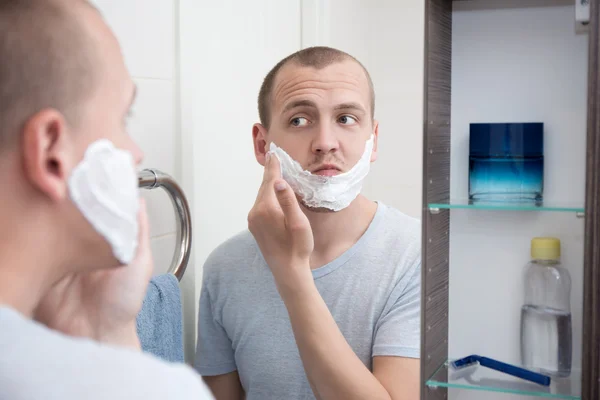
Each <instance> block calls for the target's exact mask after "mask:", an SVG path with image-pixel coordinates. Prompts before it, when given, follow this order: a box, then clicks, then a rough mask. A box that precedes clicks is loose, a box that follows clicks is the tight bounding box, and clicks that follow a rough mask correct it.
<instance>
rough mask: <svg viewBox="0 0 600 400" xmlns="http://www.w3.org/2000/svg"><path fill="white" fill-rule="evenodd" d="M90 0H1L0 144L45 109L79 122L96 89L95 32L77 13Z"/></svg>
mask: <svg viewBox="0 0 600 400" xmlns="http://www.w3.org/2000/svg"><path fill="white" fill-rule="evenodd" d="M83 4H85V5H87V6H89V7H92V8H93V6H91V5H90V4H89V3H87V1H85V0H0V149H3V148H5V147H6V146H8V145H10V144H12V143H14V142H15V141H16V140H17V139H18V132H19V131H20V130H21V129H22V128H23V125H24V124H25V122H26V121H27V120H28V119H29V118H31V116H33V115H34V114H35V113H37V112H39V111H41V110H42V109H45V108H53V109H57V110H58V111H60V112H61V113H63V114H64V115H65V118H66V119H67V120H68V122H69V123H70V124H74V125H75V124H77V117H78V110H79V108H78V107H77V106H78V105H79V104H81V102H82V101H84V100H86V99H87V98H88V96H91V92H92V91H93V89H94V88H95V83H96V80H95V72H94V71H95V65H94V64H95V61H94V57H93V54H94V51H93V43H92V39H91V36H90V35H88V34H87V31H86V29H85V26H83V24H82V23H81V22H80V20H79V19H78V18H77V15H76V14H75V13H76V11H75V10H76V9H77V7H74V6H75V5H83Z"/></svg>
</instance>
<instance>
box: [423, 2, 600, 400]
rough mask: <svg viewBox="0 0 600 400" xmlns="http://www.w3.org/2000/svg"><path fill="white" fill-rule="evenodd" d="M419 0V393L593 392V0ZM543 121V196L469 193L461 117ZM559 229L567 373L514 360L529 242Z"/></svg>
mask: <svg viewBox="0 0 600 400" xmlns="http://www.w3.org/2000/svg"><path fill="white" fill-rule="evenodd" d="M577 1H584V2H585V0H566V1H565V0H519V1H517V0H461V1H456V0H455V1H451V0H425V49H424V68H425V79H424V116H423V196H422V199H423V204H422V207H423V208H422V222H423V230H422V302H421V399H422V400H440V399H447V398H448V399H459V400H471V399H477V400H488V399H507V400H508V399H513V398H514V399H526V398H532V399H533V398H555V399H556V398H559V399H561V398H562V399H577V400H579V399H581V400H598V399H600V80H599V77H600V70H599V64H600V25H599V24H600V0H590V2H589V3H590V4H589V22H587V21H586V22H585V23H584V24H582V23H580V22H578V21H576V16H578V14H577V13H576V2H577ZM478 122H543V123H544V130H545V132H544V134H545V138H544V146H545V149H544V151H545V154H544V157H545V170H544V202H543V204H542V205H535V204H525V203H515V202H506V203H472V202H470V201H469V200H468V199H467V198H468V135H469V124H470V123H478ZM535 236H553V237H558V238H559V239H561V245H562V262H563V264H564V265H565V266H566V267H567V268H568V270H569V272H570V273H571V275H572V296H571V308H572V314H573V372H572V373H571V376H570V377H568V378H565V379H555V378H553V379H552V384H551V385H550V387H545V386H540V385H537V384H532V383H530V382H527V381H524V380H519V379H517V378H512V377H510V376H508V375H505V374H501V373H498V372H495V371H491V370H487V369H486V368H484V367H481V366H479V367H475V368H471V369H469V370H468V371H467V370H465V371H455V370H453V369H452V368H450V367H449V361H450V360H452V359H456V358H462V357H465V356H468V355H471V354H479V355H481V356H487V357H491V358H494V359H498V360H499V361H504V362H507V363H510V364H517V365H518V364H519V337H520V332H519V326H520V325H519V324H520V321H519V319H520V311H521V305H522V301H523V275H522V274H523V272H524V267H525V264H526V263H527V262H528V261H529V241H530V239H531V238H533V237H535Z"/></svg>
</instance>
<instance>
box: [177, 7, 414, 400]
mask: <svg viewBox="0 0 600 400" xmlns="http://www.w3.org/2000/svg"><path fill="white" fill-rule="evenodd" d="M229 3H231V2H224V3H219V4H218V5H215V4H213V5H212V6H211V8H210V9H209V11H207V10H206V8H202V7H199V6H197V5H195V4H193V3H192V2H185V1H183V2H182V3H181V7H182V10H181V15H182V21H181V23H182V26H181V34H182V38H181V57H182V60H181V62H182V67H181V68H182V101H183V104H182V109H183V110H187V111H185V112H184V114H183V115H182V120H183V121H185V120H186V118H189V119H190V120H192V121H193V124H192V123H190V127H191V131H192V132H193V134H192V135H190V137H191V138H192V139H191V142H190V143H193V146H191V147H192V150H191V154H190V157H191V158H193V160H194V162H193V174H194V176H193V182H194V188H195V193H196V194H197V195H196V196H195V197H194V210H195V213H196V216H195V219H196V221H197V226H198V228H197V229H196V230H195V232H196V236H195V238H196V239H195V240H196V243H195V250H196V253H195V254H196V262H197V290H198V294H199V299H198V300H199V303H198V304H199V308H198V325H197V326H198V331H197V338H198V340H197V347H196V351H195V357H194V358H195V362H194V366H195V368H196V370H197V371H198V372H199V373H200V374H201V375H202V376H203V377H204V380H205V382H207V384H208V385H209V387H210V388H211V389H212V391H213V392H214V393H215V395H216V397H217V399H224V398H232V396H233V398H239V397H240V396H243V395H245V396H246V398H247V399H281V398H286V399H301V398H302V399H303V398H344V399H351V398H402V399H405V398H406V399H417V398H418V396H419V370H420V360H419V358H420V336H421V333H420V301H421V294H420V286H421V268H420V265H421V223H420V214H421V180H422V177H421V169H422V166H421V162H422V155H421V154H422V123H421V121H422V112H423V64H422V62H423V8H422V7H414V6H408V5H406V4H400V3H398V2H386V4H385V5H382V6H381V7H373V5H372V4H371V3H369V2H366V1H353V2H347V1H341V0H338V1H329V2H310V1H303V2H299V3H300V4H298V2H293V3H292V2H278V1H259V2H252V4H246V3H245V2H236V3H235V5H236V7H235V10H236V11H235V12H232V9H231V7H230V6H231V4H229ZM334 13H335V18H332V17H331V16H333V14H334ZM217 21H218V23H217ZM248 21H255V22H256V23H253V24H249V22H248ZM375 27H377V30H375V29H374V28H375ZM375 32H377V33H375ZM415 38H417V40H415ZM391 49H393V51H392V50H391ZM186 104H187V106H186ZM184 123H185V122H184ZM200 193H201V195H198V194H200ZM201 227H202V228H201ZM399 376H400V377H402V379H398V377H399Z"/></svg>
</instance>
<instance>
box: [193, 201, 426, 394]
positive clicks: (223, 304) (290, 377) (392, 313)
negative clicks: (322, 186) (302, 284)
mask: <svg viewBox="0 0 600 400" xmlns="http://www.w3.org/2000/svg"><path fill="white" fill-rule="evenodd" d="M420 251H421V225H420V222H419V221H418V220H416V219H414V218H412V217H409V216H407V215H405V214H403V213H401V212H399V211H398V210H395V209H393V208H391V207H387V206H386V205H385V204H382V203H381V202H379V203H378V209H377V212H376V214H375V217H374V219H373V221H372V222H371V224H370V225H369V227H368V229H367V230H366V232H365V233H364V235H363V236H362V237H361V238H360V239H359V240H358V242H357V243H356V244H355V245H354V246H353V247H351V248H350V249H348V250H347V251H346V252H345V253H343V254H342V255H341V256H340V257H338V258H337V259H335V260H333V261H332V262H330V263H329V264H327V265H324V266H322V267H320V268H317V269H315V270H313V277H314V279H315V283H316V286H317V288H318V290H319V292H320V294H321V296H322V297H323V299H324V301H325V303H326V304H327V306H328V307H329V310H330V312H331V313H332V315H333V317H334V319H335V321H336V322H337V324H338V327H339V328H340V330H341V332H342V333H343V335H344V337H345V338H346V340H347V341H348V343H349V344H350V346H351V347H352V349H353V350H354V352H355V353H356V354H357V356H358V357H359V358H360V359H361V360H362V362H363V363H364V364H365V365H366V366H367V367H368V368H369V369H371V368H372V357H373V356H401V357H411V358H418V357H419V350H420V300H421V299H420V296H421V295H420V293H421V291H420V284H421V257H420ZM203 276H204V277H203V283H202V290H201V297H200V309H199V320H198V345H197V350H196V364H195V368H196V369H197V370H198V372H199V373H200V374H202V375H220V374H225V373H229V372H232V371H235V370H237V371H238V373H239V375H240V379H241V382H242V385H243V387H244V389H245V391H246V394H247V400H259V399H260V400H268V399H278V400H279V399H290V400H293V399H314V395H313V393H312V390H311V388H310V385H309V383H308V380H307V378H306V374H305V372H304V368H303V365H302V361H301V359H300V356H299V352H298V348H297V346H296V343H295V340H294V334H293V331H292V328H291V325H290V321H289V316H288V314H287V310H286V308H285V305H284V304H283V301H282V300H281V297H280V295H279V293H278V292H277V288H276V287H275V282H274V279H273V276H272V274H271V272H270V270H269V268H268V266H267V265H266V263H265V261H264V258H263V257H262V254H261V253H260V251H259V248H258V246H257V244H256V242H255V241H254V238H253V236H252V235H251V234H250V232H248V231H244V232H242V233H240V234H238V235H237V236H235V237H233V238H231V239H229V240H228V241H226V242H225V243H223V244H221V245H220V246H219V247H217V248H216V249H215V250H214V251H213V252H212V253H211V255H210V256H209V258H208V260H207V261H206V263H205V265H204V274H203Z"/></svg>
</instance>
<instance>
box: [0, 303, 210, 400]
mask: <svg viewBox="0 0 600 400" xmlns="http://www.w3.org/2000/svg"><path fill="white" fill-rule="evenodd" d="M0 399H2V400H5V399H6V400H9V399H10V400H37V399H44V400H81V399H86V400H105V399H111V400H136V399H139V400H165V399H178V400H183V399H186V400H187V399H189V400H209V399H213V397H212V395H211V394H210V392H209V391H208V388H207V387H206V386H205V385H204V383H203V382H202V378H201V377H200V376H198V374H197V373H196V372H195V371H194V370H193V369H192V368H191V367H189V366H187V365H184V364H170V363H166V362H163V361H162V360H159V359H157V358H154V357H152V356H150V355H148V354H144V353H141V352H138V351H134V350H128V349H124V348H116V347H110V346H104V345H101V344H99V343H96V342H93V341H91V340H87V339H82V338H73V337H69V336H65V335H62V334H60V333H58V332H55V331H52V330H50V329H48V328H46V327H45V326H43V325H41V324H39V323H37V322H35V321H32V320H29V319H27V318H24V317H23V316H22V315H21V314H19V313H17V312H16V311H15V310H13V309H11V308H8V307H2V306H1V305H0Z"/></svg>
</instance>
